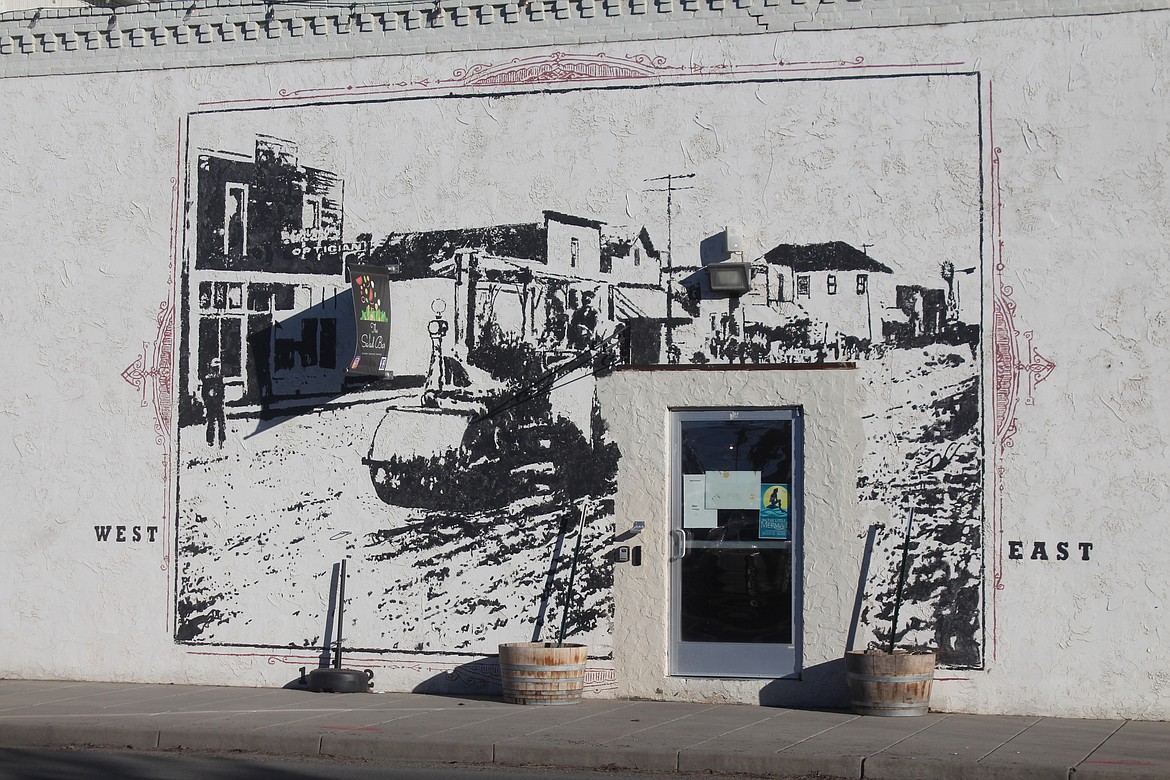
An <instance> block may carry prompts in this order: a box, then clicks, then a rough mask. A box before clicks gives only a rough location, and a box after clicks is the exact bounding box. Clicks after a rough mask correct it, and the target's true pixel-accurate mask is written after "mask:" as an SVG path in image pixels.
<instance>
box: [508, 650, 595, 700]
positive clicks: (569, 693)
mask: <svg viewBox="0 0 1170 780" xmlns="http://www.w3.org/2000/svg"><path fill="white" fill-rule="evenodd" d="M587 650H588V647H587V646H586V645H571V644H567V643H566V644H564V645H562V646H561V647H557V643H556V642H511V643H508V644H503V645H500V685H501V687H502V688H503V692H504V700H505V701H507V702H510V703H512V704H576V703H577V702H579V701H581V693H582V692H583V691H584V690H585V657H586V652H587Z"/></svg>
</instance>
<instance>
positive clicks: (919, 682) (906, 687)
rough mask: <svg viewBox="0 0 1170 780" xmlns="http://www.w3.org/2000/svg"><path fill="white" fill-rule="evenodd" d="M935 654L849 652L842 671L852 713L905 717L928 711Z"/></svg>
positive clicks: (876, 651)
mask: <svg viewBox="0 0 1170 780" xmlns="http://www.w3.org/2000/svg"><path fill="white" fill-rule="evenodd" d="M934 660H935V659H934V653H911V652H906V651H897V652H894V653H887V652H884V651H880V650H851V651H849V652H847V653H846V654H845V671H846V672H847V674H848V678H849V693H850V698H851V700H852V703H853V711H854V712H856V713H857V714H858V715H882V716H885V717H905V716H912V715H925V714H926V713H927V712H928V711H929V710H930V686H931V683H932V682H934Z"/></svg>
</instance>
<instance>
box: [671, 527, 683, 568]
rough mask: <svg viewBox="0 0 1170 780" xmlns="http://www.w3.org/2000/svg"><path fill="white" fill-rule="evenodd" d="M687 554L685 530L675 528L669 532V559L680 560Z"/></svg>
mask: <svg viewBox="0 0 1170 780" xmlns="http://www.w3.org/2000/svg"><path fill="white" fill-rule="evenodd" d="M686 554H687V532H686V531H684V530H683V529H681V528H676V529H674V530H673V531H671V532H670V560H672V561H677V560H680V559H681V558H682V557H683V556H684V555H686Z"/></svg>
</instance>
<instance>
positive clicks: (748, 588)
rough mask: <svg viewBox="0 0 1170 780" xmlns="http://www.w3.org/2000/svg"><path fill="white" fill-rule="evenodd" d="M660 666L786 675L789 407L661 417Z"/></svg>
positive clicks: (717, 673) (793, 470)
mask: <svg viewBox="0 0 1170 780" xmlns="http://www.w3.org/2000/svg"><path fill="white" fill-rule="evenodd" d="M671 428H672V431H671V434H672V435H671V450H672V453H671V464H672V466H671V493H672V500H671V507H672V511H671V514H672V530H671V554H670V557H671V591H672V595H671V674H675V675H686V676H694V677H762V678H779V677H794V676H797V675H798V673H799V671H800V667H799V658H798V656H797V644H798V640H799V636H800V634H799V630H800V625H799V623H800V621H799V616H800V611H799V593H798V583H799V579H800V578H799V572H800V557H799V550H800V534H801V523H800V518H801V512H800V510H801V505H800V497H801V487H802V486H801V467H802V463H801V416H800V410H798V409H751V410H746V409H726V410H703V411H675V412H673V413H672V419H671Z"/></svg>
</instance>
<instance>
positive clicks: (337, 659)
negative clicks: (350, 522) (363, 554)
mask: <svg viewBox="0 0 1170 780" xmlns="http://www.w3.org/2000/svg"><path fill="white" fill-rule="evenodd" d="M344 621H345V558H342V559H341V574H339V575H338V583H337V652H336V653H334V655H333V668H334V669H340V668H341V631H342V628H341V627H342V626H343V625H345V622H344Z"/></svg>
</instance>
